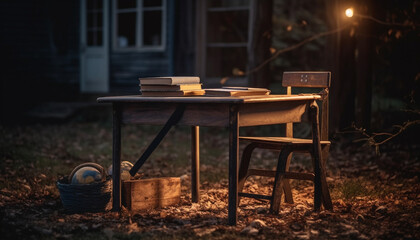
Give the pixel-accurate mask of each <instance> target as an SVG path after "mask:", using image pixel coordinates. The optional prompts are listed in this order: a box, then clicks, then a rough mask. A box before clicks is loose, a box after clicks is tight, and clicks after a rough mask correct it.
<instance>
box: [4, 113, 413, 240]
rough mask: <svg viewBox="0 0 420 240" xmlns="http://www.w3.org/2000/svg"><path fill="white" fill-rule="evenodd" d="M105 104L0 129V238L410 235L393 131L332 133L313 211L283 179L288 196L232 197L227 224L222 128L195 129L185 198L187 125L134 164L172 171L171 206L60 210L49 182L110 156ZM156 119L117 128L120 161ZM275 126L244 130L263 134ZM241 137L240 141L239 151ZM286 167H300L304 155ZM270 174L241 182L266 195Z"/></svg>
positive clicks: (305, 190) (153, 171) (157, 172)
mask: <svg viewBox="0 0 420 240" xmlns="http://www.w3.org/2000/svg"><path fill="white" fill-rule="evenodd" d="M110 115H111V111H110V109H109V108H107V107H104V108H100V109H95V110H92V109H87V110H86V111H82V112H81V113H79V114H77V115H75V116H73V117H72V118H71V119H66V120H65V121H61V122H58V123H57V122H56V121H48V122H45V121H43V122H39V121H37V122H31V123H22V124H18V123H16V124H13V125H3V126H1V127H0V133H1V136H2V137H1V139H0V146H1V148H0V149H1V156H0V157H1V159H0V167H1V168H0V171H1V176H0V207H1V208H0V221H1V223H0V234H1V236H2V239H57V238H58V239H141V238H145V239H197V238H203V239H249V238H251V239H420V191H419V190H420V189H419V186H420V185H419V177H418V173H419V172H420V171H419V170H420V161H419V153H420V151H419V150H420V146H419V145H418V143H416V142H412V143H410V144H402V143H401V142H400V140H399V139H398V138H397V139H395V140H394V141H392V142H390V143H389V144H388V145H384V146H381V155H377V154H376V153H375V150H374V149H372V148H370V147H368V146H363V145H362V144H361V143H360V142H358V143H354V142H352V140H354V139H352V138H354V136H352V137H349V136H345V135H344V134H338V135H334V136H333V144H332V147H331V153H330V157H329V160H328V164H327V176H328V178H327V181H328V184H329V188H330V192H331V195H332V199H333V204H334V209H333V210H332V211H326V210H321V211H320V212H315V211H313V200H312V197H313V194H312V192H313V186H312V185H311V183H310V182H302V181H292V187H293V198H294V201H295V202H294V203H293V204H286V203H283V202H282V203H281V211H280V213H279V214H278V215H273V214H270V213H269V211H268V209H269V203H268V202H266V201H257V200H254V199H246V198H242V199H241V202H240V206H239V210H238V216H239V217H238V224H237V225H236V226H228V225H227V195H228V194H227V185H228V184H227V158H228V154H227V150H228V149H227V143H228V135H227V131H226V129H218V130H217V131H215V130H214V129H212V128H202V129H201V139H200V144H201V149H200V150H201V152H200V155H201V183H202V184H201V200H200V202H199V203H191V195H190V187H189V186H190V168H189V158H190V155H189V154H190V153H189V144H190V139H189V137H190V135H189V128H187V127H176V129H173V130H171V131H170V133H169V134H168V136H167V137H166V138H165V140H164V141H163V142H162V143H161V145H160V146H159V147H158V149H157V150H156V152H155V153H153V155H152V156H151V158H150V159H149V160H148V162H146V164H145V165H144V166H143V168H142V169H141V170H140V172H142V173H144V177H145V178H150V177H161V176H176V177H181V179H182V193H181V195H182V196H181V202H180V204H179V205H177V206H172V207H167V208H163V209H151V210H148V211H143V212H130V211H128V210H127V209H123V211H122V212H121V213H120V214H119V213H115V212H110V211H106V212H101V213H81V214H69V213H67V212H66V211H65V209H64V208H63V205H62V203H61V200H60V193H59V191H58V189H57V186H56V181H57V180H58V179H59V178H60V177H62V176H65V175H68V174H69V173H70V171H71V170H72V169H73V168H74V167H75V166H77V165H78V164H80V163H84V162H96V163H99V164H101V165H102V166H104V167H106V168H107V167H108V166H109V165H110V163H111V152H112V149H111V145H112V143H111V135H112V126H111V120H110V118H109V116H110ZM158 130H159V127H158V126H146V127H144V126H143V127H142V126H124V127H123V142H122V145H123V153H122V154H123V155H122V158H123V160H127V161H131V162H135V161H136V159H137V158H138V157H139V156H140V154H141V153H142V152H143V151H144V149H145V148H146V147H147V144H148V143H149V142H150V141H151V139H152V138H153V137H154V135H155V134H156V133H157V132H158ZM276 131H280V130H279V128H276V127H270V128H263V129H258V130H255V129H245V130H244V132H241V133H246V134H255V133H257V134H264V133H271V134H272V133H274V132H276ZM243 147H244V146H243V144H242V145H241V149H243ZM276 154H277V153H276V152H267V151H262V150H258V151H256V152H255V153H254V155H253V159H252V161H253V162H252V164H254V165H255V166H258V167H265V168H274V166H275V159H276ZM291 168H293V169H295V170H297V171H304V170H308V169H309V170H310V160H309V159H308V157H307V156H305V155H295V157H294V159H293V160H292V165H291ZM272 184H273V180H272V179H267V178H261V177H253V178H250V179H249V181H248V182H247V184H246V186H245V189H246V191H248V192H253V193H265V194H268V193H270V191H271V186H272Z"/></svg>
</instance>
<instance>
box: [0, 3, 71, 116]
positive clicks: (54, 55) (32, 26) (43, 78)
mask: <svg viewBox="0 0 420 240" xmlns="http://www.w3.org/2000/svg"><path fill="white" fill-rule="evenodd" d="M0 22H1V25H0V26H1V27H0V36H1V37H0V52H1V54H2V56H1V71H0V78H1V82H2V86H1V97H2V101H1V105H2V108H1V109H2V112H3V113H4V112H7V114H12V113H14V112H21V111H22V110H24V109H26V108H30V107H31V106H32V105H34V104H36V103H37V102H40V101H47V100H51V99H54V100H57V101H59V100H62V99H63V98H69V97H71V96H73V95H74V93H75V92H76V93H77V92H78V84H79V1H78V0H71V1H53V0H42V1H31V0H15V1H0Z"/></svg>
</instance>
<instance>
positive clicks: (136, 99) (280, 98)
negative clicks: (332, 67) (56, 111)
mask: <svg viewBox="0 0 420 240" xmlns="http://www.w3.org/2000/svg"><path fill="white" fill-rule="evenodd" d="M317 99H321V96H320V95H318V94H298V95H256V96H240V97H209V96H191V97H144V96H141V95H127V96H109V97H99V98H98V99H97V101H98V103H121V102H130V103H145V102H151V103H152V102H159V103H162V102H164V103H235V104H240V103H264V102H284V101H299V100H317Z"/></svg>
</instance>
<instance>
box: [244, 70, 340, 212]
mask: <svg viewBox="0 0 420 240" xmlns="http://www.w3.org/2000/svg"><path fill="white" fill-rule="evenodd" d="M330 81H331V73H330V72H285V73H284V74H283V83H282V85H283V86H284V87H287V94H288V95H291V87H309V88H322V89H323V90H322V91H321V92H320V93H318V94H320V95H321V96H322V98H321V102H322V115H321V130H319V110H318V105H317V104H316V102H314V103H313V104H311V106H310V107H309V120H310V121H311V122H312V124H311V125H312V139H301V138H293V123H286V137H244V136H241V137H240V141H247V142H250V143H249V144H248V145H247V146H246V147H245V149H244V152H243V154H242V159H241V163H240V167H239V174H238V180H239V183H238V195H239V196H240V197H251V198H257V199H258V198H259V199H267V200H270V211H271V212H272V213H275V214H277V213H278V212H279V208H280V200H281V196H282V192H284V194H285V202H288V203H293V198H292V192H291V188H290V184H289V179H298V180H311V181H313V182H314V209H315V210H319V209H320V207H321V203H322V204H323V205H324V208H325V209H332V202H331V197H330V194H329V191H328V186H327V182H326V177H325V168H324V165H325V161H326V159H327V157H328V153H329V147H330V142H329V141H328V89H329V86H330ZM256 148H262V149H274V150H280V154H279V157H278V162H277V169H276V171H272V170H262V169H248V167H249V162H250V159H251V154H252V152H253V151H254V149H256ZM293 152H309V153H310V154H311V156H312V163H313V168H314V171H313V172H311V173H298V172H289V165H290V160H291V157H292V155H291V154H292V153H293ZM252 175H257V176H265V177H274V178H275V180H274V186H273V192H272V195H271V196H267V195H259V194H250V193H244V192H242V189H243V187H244V184H245V181H246V179H247V178H248V177H249V176H252Z"/></svg>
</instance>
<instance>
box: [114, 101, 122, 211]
mask: <svg viewBox="0 0 420 240" xmlns="http://www.w3.org/2000/svg"><path fill="white" fill-rule="evenodd" d="M112 117H113V122H112V126H113V129H112V211H114V212H118V211H120V210H121V172H120V170H121V106H120V105H118V104H113V110H112Z"/></svg>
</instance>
